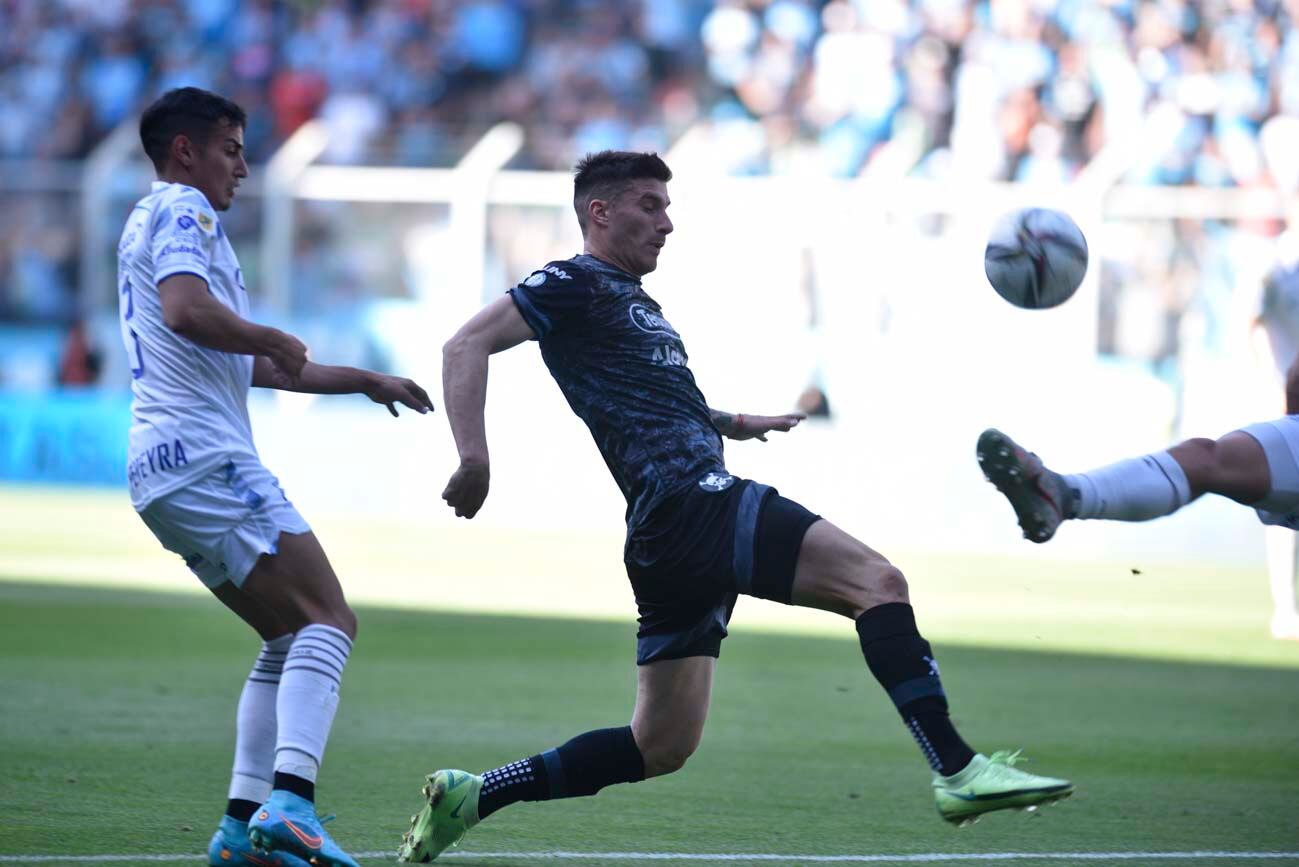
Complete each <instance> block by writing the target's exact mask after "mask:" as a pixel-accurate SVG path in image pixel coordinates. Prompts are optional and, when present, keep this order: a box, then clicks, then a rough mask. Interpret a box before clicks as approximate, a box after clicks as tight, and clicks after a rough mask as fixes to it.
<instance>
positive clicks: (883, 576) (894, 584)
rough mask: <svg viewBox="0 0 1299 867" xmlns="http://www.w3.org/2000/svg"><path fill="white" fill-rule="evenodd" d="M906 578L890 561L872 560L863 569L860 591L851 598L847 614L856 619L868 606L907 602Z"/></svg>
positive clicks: (908, 597) (908, 598)
mask: <svg viewBox="0 0 1299 867" xmlns="http://www.w3.org/2000/svg"><path fill="white" fill-rule="evenodd" d="M909 600H910V596H909V594H908V590H907V578H906V576H905V575H903V574H902V570H901V569H899V568H898V567H896V566H894V565H893V564H892V563H888V562H881V561H878V560H876V561H874V562H872V563H870V564H869V565H868V566H867V567H866V568H865V569H864V570H863V580H862V584H861V588H860V592H859V593H857V594H855V596H854V598H853V599H852V610H851V611H850V612H848V616H849V617H851V618H853V619H854V620H856V619H857V618H858V617H861V616H862V614H864V613H865V612H866V610H867V609H869V608H874V607H875V606H876V605H886V604H888V603H890V602H908V601H909Z"/></svg>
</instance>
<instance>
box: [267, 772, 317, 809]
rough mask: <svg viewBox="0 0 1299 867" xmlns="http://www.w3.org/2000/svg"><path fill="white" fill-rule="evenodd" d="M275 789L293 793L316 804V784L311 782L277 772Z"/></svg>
mask: <svg viewBox="0 0 1299 867" xmlns="http://www.w3.org/2000/svg"><path fill="white" fill-rule="evenodd" d="M275 788H277V789H280V790H282V791H285V792H292V793H293V794H295V795H297V796H298V797H300V798H306V799H307V800H308V801H310V802H311V803H313V804H314V803H316V784H315V783H313V782H311V780H308V779H304V778H302V777H295V776H294V775H293V774H282V773H280V772H279V771H276V772H275Z"/></svg>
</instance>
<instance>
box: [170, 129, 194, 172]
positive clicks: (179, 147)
mask: <svg viewBox="0 0 1299 867" xmlns="http://www.w3.org/2000/svg"><path fill="white" fill-rule="evenodd" d="M171 159H172V161H173V162H175V163H176V164H177V165H180V166H184V167H185V168H187V169H190V168H193V167H194V163H195V162H197V160H198V147H197V146H196V145H195V144H194V141H193V139H191V138H190V137H189V136H187V135H185V134H184V133H181V134H180V135H178V136H176V137H175V138H173V139H172V140H171Z"/></svg>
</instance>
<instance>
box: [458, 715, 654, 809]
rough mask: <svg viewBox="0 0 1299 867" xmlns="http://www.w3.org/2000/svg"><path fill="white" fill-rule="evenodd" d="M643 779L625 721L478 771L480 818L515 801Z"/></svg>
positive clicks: (569, 794) (593, 790)
mask: <svg viewBox="0 0 1299 867" xmlns="http://www.w3.org/2000/svg"><path fill="white" fill-rule="evenodd" d="M643 779H645V760H644V759H643V758H642V757H641V754H640V748H639V747H637V746H636V739H635V738H634V737H632V733H631V727H630V726H623V727H622V728H616V729H597V730H596V731H592V732H587V733H586V734H581V735H578V736H577V737H575V738H573V739H572V740H571V741H569V742H568V743H566V744H564V745H563V746H561V747H557V748H556V749H553V750H546V751H545V752H544V753H541V754H540V755H536V756H532V757H531V758H529V759H524V760H523V761H519V762H513V763H511V764H508V765H506V766H505V767H502V768H497V769H496V770H494V771H488V772H487V773H486V774H484V775H483V791H482V794H481V795H480V796H479V800H478V818H479V820H480V821H481V820H482V819H486V818H487V817H488V816H490V815H491V814H492V813H495V812H496V811H497V810H499V809H501V807H506V806H509V805H510V804H513V803H515V802H517V801H550V800H555V799H559V798H579V797H583V796H585V795H594V794H595V793H596V792H598V791H600V790H601V789H603V788H604V787H605V786H611V785H613V784H614V783H635V782H638V781H640V780H643Z"/></svg>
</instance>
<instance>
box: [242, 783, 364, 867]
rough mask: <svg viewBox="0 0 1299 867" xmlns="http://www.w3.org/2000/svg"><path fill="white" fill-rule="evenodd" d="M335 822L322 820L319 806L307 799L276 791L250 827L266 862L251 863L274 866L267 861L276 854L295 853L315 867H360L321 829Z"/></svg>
mask: <svg viewBox="0 0 1299 867" xmlns="http://www.w3.org/2000/svg"><path fill="white" fill-rule="evenodd" d="M332 818H334V817H333V816H329V817H326V818H325V819H323V820H322V819H320V818H318V817H317V816H316V808H315V805H314V804H313V803H312V802H311V801H308V800H307V799H306V798H302V797H299V796H298V795H295V794H293V793H292V792H286V791H283V790H280V789H277V790H275V791H274V792H273V793H271V799H270V800H269V801H267V802H266V803H265V804H263V805H262V806H261V807H260V808H259V809H258V810H257V813H256V815H254V816H253V818H252V821H251V822H249V823H248V838H249V840H251V841H252V844H253V846H254V847H255V848H256V849H257V850H258V852H257V856H258V857H260V858H262V859H263V860H262V861H253V862H251V863H253V864H267V863H270V864H273V863H275V862H274V861H270V860H267V859H268V858H272V857H274V853H291V854H292V855H296V856H298V857H299V858H302V859H304V860H306V861H309V862H310V863H311V864H313V865H315V867H360V865H359V864H357V863H356V861H354V860H353V859H352V857H351V856H350V855H348V854H347V853H346V852H344V851H343V850H342V849H340V848H339V847H338V845H337V844H336V843H335V842H334V841H333V840H332V839H331V838H330V836H329V834H328V833H327V832H326V831H325V829H324V828H323V827H321V826H322V824H323V822H328V821H329V820H330V819H332ZM297 863H298V861H297V860H293V861H287V860H286V861H285V862H284V864H285V867H288V865H291V864H297Z"/></svg>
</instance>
